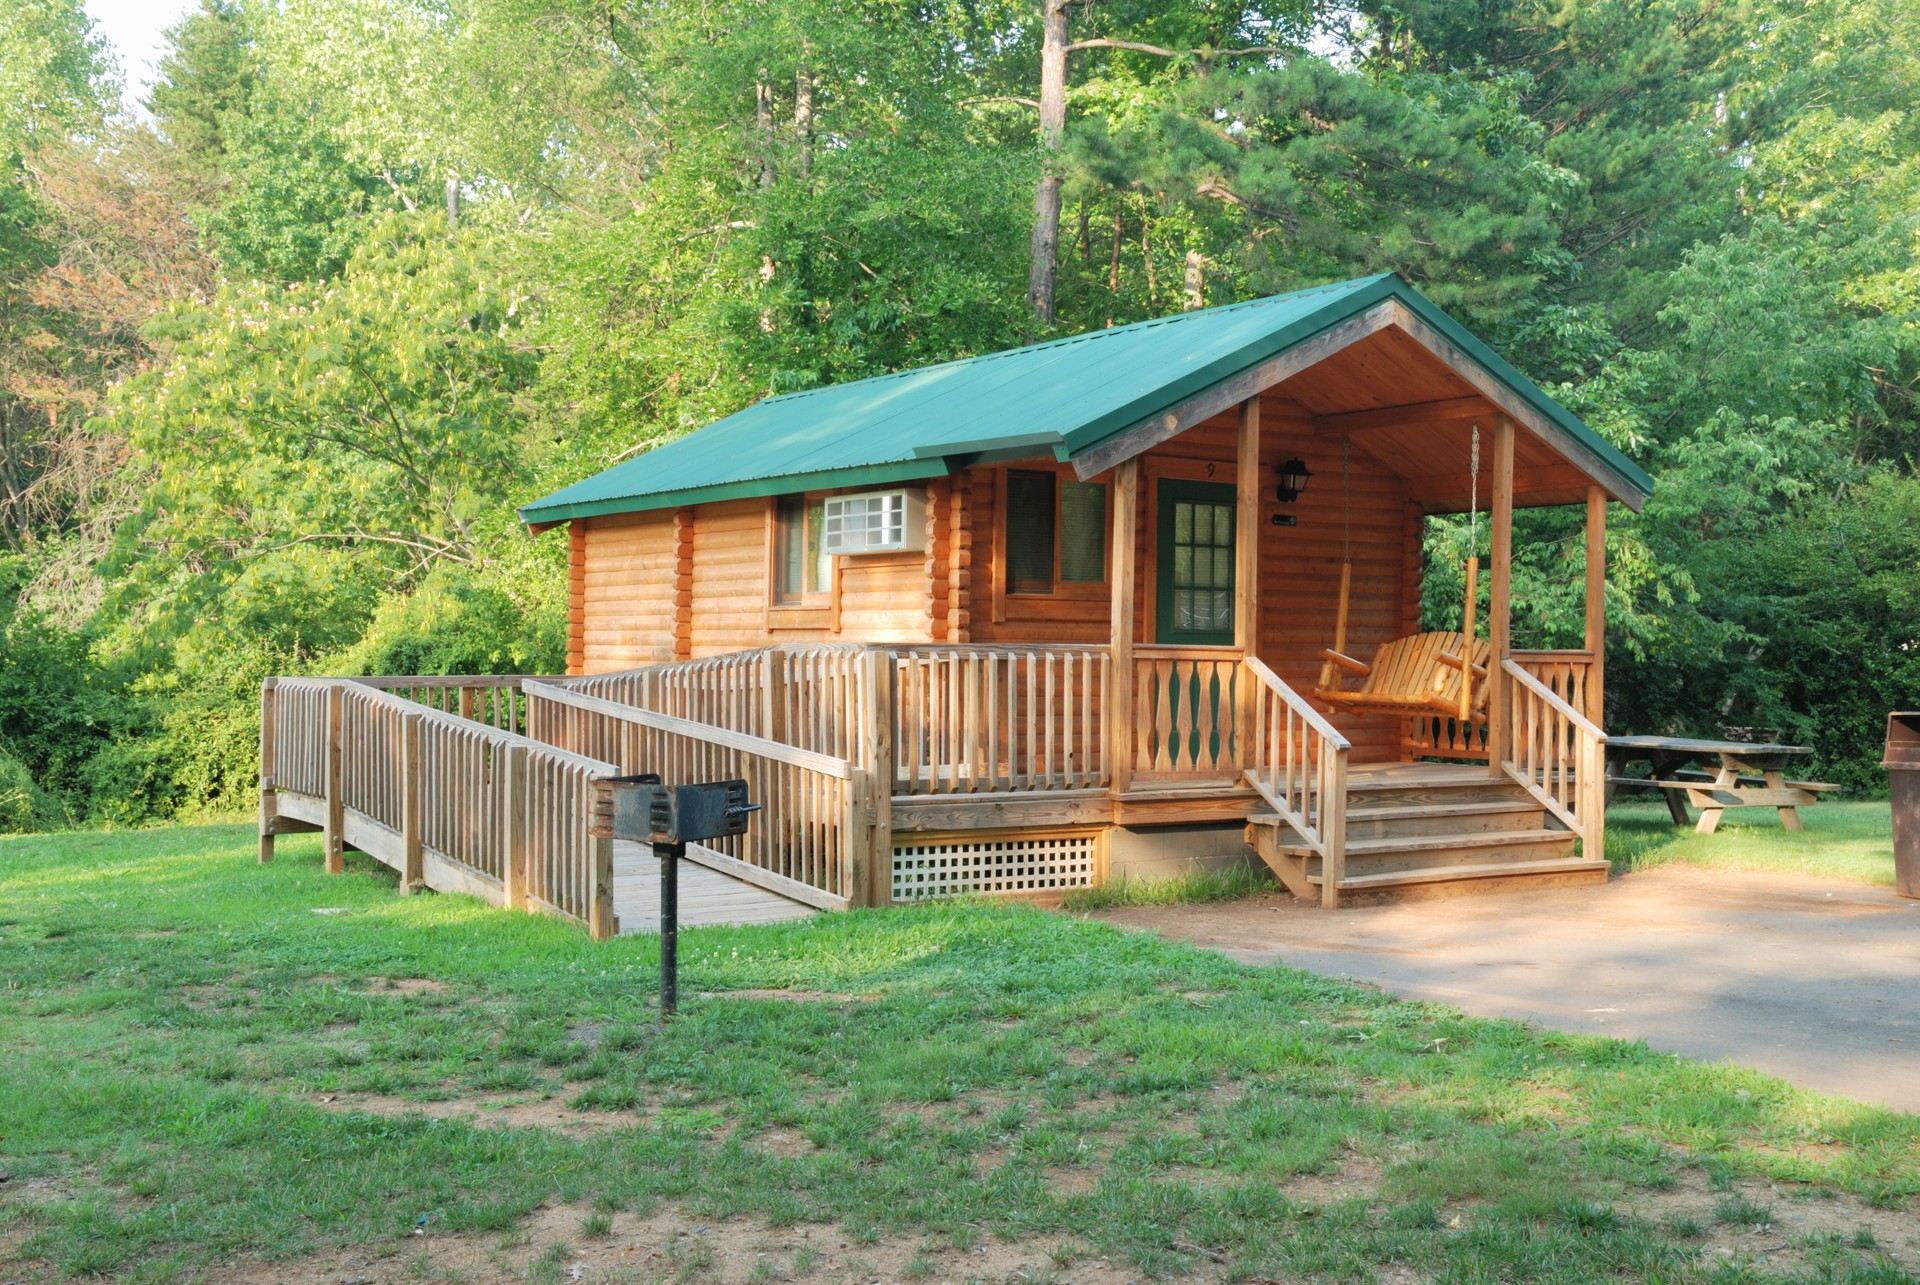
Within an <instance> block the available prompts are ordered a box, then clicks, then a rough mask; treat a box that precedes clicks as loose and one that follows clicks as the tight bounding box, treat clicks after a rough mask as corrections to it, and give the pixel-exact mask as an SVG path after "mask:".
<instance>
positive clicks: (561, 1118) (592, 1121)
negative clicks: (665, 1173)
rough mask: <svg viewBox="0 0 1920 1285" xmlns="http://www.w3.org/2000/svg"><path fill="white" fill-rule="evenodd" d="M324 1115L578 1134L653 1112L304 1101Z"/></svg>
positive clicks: (495, 1100) (522, 1099)
mask: <svg viewBox="0 0 1920 1285" xmlns="http://www.w3.org/2000/svg"><path fill="white" fill-rule="evenodd" d="M305 1100H306V1101H308V1102H311V1103H312V1104H313V1105H314V1106H317V1107H319V1108H320V1109H322V1110H323V1111H365V1112H368V1113H369V1114H372V1115H389V1116H402V1115H424V1116H426V1117H428V1118H429V1119H434V1120H459V1121H461V1122H462V1123H465V1124H471V1125H474V1126H476V1127H478V1128H482V1129H555V1130H558V1131H559V1132H561V1133H569V1134H574V1135H581V1134H589V1133H606V1132H610V1131H612V1130H614V1129H625V1128H631V1127H632V1126H633V1125H635V1124H639V1123H642V1122H644V1121H645V1120H647V1119H650V1118H651V1116H652V1112H651V1111H645V1110H632V1111H576V1110H574V1109H573V1108H572V1107H570V1106H568V1105H567V1104H566V1103H565V1102H563V1101H561V1100H560V1099H558V1098H548V1097H528V1096H524V1095H523V1096H507V1097H455V1098H442V1099H439V1100H437V1101H431V1102H423V1101H420V1100H417V1099H414V1098H403V1097H398V1096H396V1095H393V1094H388V1093H319V1094H312V1095H308V1096H307V1097H306V1099H305Z"/></svg>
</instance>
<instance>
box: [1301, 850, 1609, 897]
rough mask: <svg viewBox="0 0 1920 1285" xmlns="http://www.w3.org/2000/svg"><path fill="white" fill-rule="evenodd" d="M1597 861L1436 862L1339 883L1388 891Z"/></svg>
mask: <svg viewBox="0 0 1920 1285" xmlns="http://www.w3.org/2000/svg"><path fill="white" fill-rule="evenodd" d="M1598 865H1599V863H1598V862H1594V861H1584V860H1582V859H1581V858H1579V857H1564V858H1561V859H1559V860H1547V861H1496V862H1493V863H1491V864H1489V865H1478V866H1436V867H1433V868H1431V869H1427V870H1383V871H1380V872H1379V873H1377V874H1364V875H1348V876H1347V877H1346V878H1345V879H1342V880H1341V881H1340V886H1341V887H1342V888H1345V889H1350V890H1351V891H1354V892H1385V891H1387V890H1388V889H1392V888H1406V887H1411V886H1413V885H1415V884H1434V883H1445V882H1447V881H1448V880H1456V879H1458V880H1468V879H1510V878H1512V877H1514V876H1515V875H1539V874H1575V873H1579V872H1581V871H1585V870H1591V869H1593V868H1595V867H1596V866H1598ZM1307 882H1309V883H1311V884H1314V885H1315V886H1318V885H1319V884H1320V883H1322V882H1323V880H1322V879H1321V877H1320V876H1319V875H1317V874H1310V875H1308V876H1307Z"/></svg>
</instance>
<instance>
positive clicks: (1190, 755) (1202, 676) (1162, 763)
mask: <svg viewBox="0 0 1920 1285" xmlns="http://www.w3.org/2000/svg"><path fill="white" fill-rule="evenodd" d="M1133 670H1134V684H1135V686H1134V699H1133V713H1134V718H1135V720H1136V731H1135V739H1134V767H1133V771H1134V776H1135V778H1136V779H1143V780H1151V779H1154V778H1166V777H1227V778H1232V777H1235V776H1237V775H1238V774H1239V771H1240V758H1241V753H1242V748H1241V745H1240V740H1239V736H1238V732H1237V728H1236V720H1237V717H1238V714H1237V711H1238V709H1239V701H1240V687H1239V684H1240V654H1239V653H1238V652H1225V653H1223V652H1221V651H1219V650H1215V649H1207V648H1171V647H1152V648H1148V647H1141V648H1136V649H1135V650H1134V654H1133Z"/></svg>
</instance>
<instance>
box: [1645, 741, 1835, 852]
mask: <svg viewBox="0 0 1920 1285" xmlns="http://www.w3.org/2000/svg"><path fill="white" fill-rule="evenodd" d="M1811 753H1813V751H1812V749H1810V748H1809V747H1807V746H1805V745H1772V744H1755V743H1753V742H1749V741H1699V740H1690V739H1688V738H1685V737H1675V736H1609V737H1608V738H1607V798H1608V800H1612V798H1613V793H1614V791H1615V790H1617V789H1623V788H1624V789H1641V790H1648V789H1652V790H1659V791H1661V792H1662V793H1664V794H1665V795H1666V799H1667V811H1668V812H1669V813H1670V814H1671V815H1672V816H1673V823H1674V824H1675V825H1688V824H1693V827H1694V829H1695V830H1697V831H1699V832H1700V833H1701V834H1712V833H1713V832H1714V831H1715V830H1717V829H1719V828H1720V816H1721V814H1722V813H1723V812H1725V811H1726V810H1727V809H1728V808H1777V809H1779V812H1780V824H1781V825H1783V826H1785V827H1786V828H1787V829H1789V830H1799V829H1801V828H1803V827H1802V826H1801V823H1800V813H1799V811H1798V810H1797V809H1798V808H1799V807H1800V805H1802V804H1806V803H1818V802H1819V801H1820V795H1821V794H1822V793H1824V792H1826V791H1828V790H1837V789H1839V788H1840V787H1839V786H1837V785H1834V784H1831V783H1830V782H1826V781H1789V780H1787V775H1786V768H1787V760H1788V759H1791V758H1793V757H1795V756H1796V755H1802V754H1811ZM1635 762H1645V763H1647V764H1648V765H1649V767H1650V772H1649V775H1647V776H1629V775H1628V774H1627V766H1628V764H1630V763H1635ZM1693 763H1700V764H1703V765H1706V766H1708V767H1709V770H1706V771H1701V770H1698V769H1689V767H1688V765H1689V764H1693ZM1689 803H1691V804H1693V806H1694V807H1696V808H1699V809H1700V820H1699V822H1698V823H1694V822H1693V818H1692V817H1690V816H1688V815H1687V804H1689Z"/></svg>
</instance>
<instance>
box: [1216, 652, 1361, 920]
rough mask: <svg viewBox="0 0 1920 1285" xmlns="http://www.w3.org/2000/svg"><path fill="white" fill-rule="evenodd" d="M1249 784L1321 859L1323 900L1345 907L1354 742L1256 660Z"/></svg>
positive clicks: (1251, 666) (1251, 673) (1249, 663)
mask: <svg viewBox="0 0 1920 1285" xmlns="http://www.w3.org/2000/svg"><path fill="white" fill-rule="evenodd" d="M1241 663H1242V666H1243V667H1244V668H1245V670H1246V672H1247V675H1248V677H1249V678H1251V679H1252V680H1253V682H1254V691H1253V702H1252V703H1253V715H1254V719H1253V728H1252V736H1251V738H1250V744H1251V753H1250V754H1249V756H1248V757H1249V760H1250V761H1249V762H1248V763H1247V765H1246V767H1245V770H1244V773H1243V774H1244V775H1245V777H1246V780H1247V784H1248V785H1251V786H1252V787H1253V788H1254V790H1255V792H1257V793H1258V794H1259V795H1260V797H1261V798H1262V799H1264V800H1266V802H1267V806H1269V807H1271V808H1272V809H1273V810H1274V811H1275V812H1277V813H1278V814H1279V815H1280V817H1281V819H1282V820H1284V821H1285V822H1286V823H1287V824H1288V825H1289V826H1291V827H1293V829H1294V831H1295V832H1296V833H1298V834H1299V835H1300V837H1301V839H1302V840H1303V841H1304V842H1305V843H1306V845H1307V846H1308V847H1309V848H1311V849H1312V850H1313V851H1314V853H1315V854H1317V855H1318V856H1319V858H1320V873H1321V880H1320V902H1321V904H1322V905H1324V906H1328V907H1333V906H1337V905H1339V904H1340V884H1341V882H1342V881H1343V880H1344V879H1345V878H1346V871H1347V756H1348V753H1349V752H1350V751H1351V750H1352V749H1353V742H1351V741H1349V740H1348V739H1347V738H1346V737H1345V736H1343V735H1341V733H1340V729H1338V728H1336V727H1335V726H1334V725H1333V724H1332V723H1330V722H1328V721H1327V719H1326V717H1325V716H1324V715H1322V714H1321V713H1320V712H1319V711H1318V710H1316V709H1314V708H1313V706H1311V705H1309V704H1308V703H1307V698H1306V697H1304V696H1302V695H1301V694H1300V693H1299V692H1297V691H1295V690H1294V689H1293V688H1291V687H1289V686H1288V685H1287V684H1286V683H1285V682H1284V681H1282V679H1281V678H1280V676H1279V675H1278V674H1276V673H1274V672H1273V670H1272V669H1270V668H1268V667H1267V665H1266V663H1265V662H1264V661H1262V660H1261V659H1260V658H1259V657H1257V656H1248V657H1246V658H1245V659H1244V660H1243V661H1242V662H1241Z"/></svg>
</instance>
